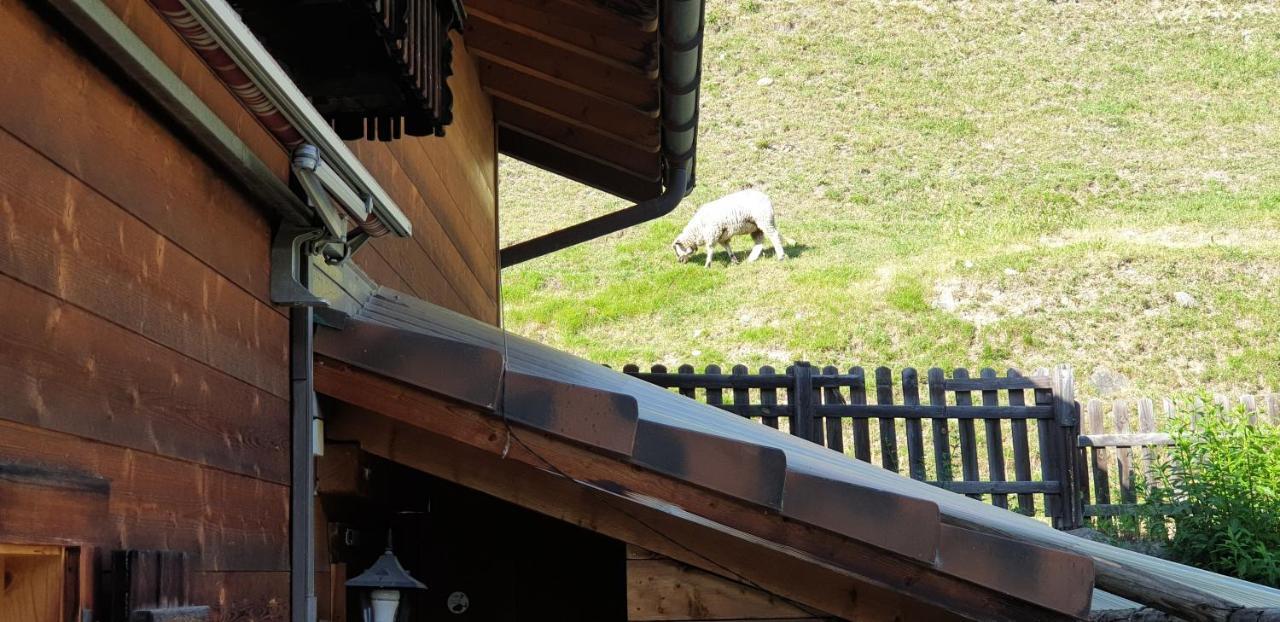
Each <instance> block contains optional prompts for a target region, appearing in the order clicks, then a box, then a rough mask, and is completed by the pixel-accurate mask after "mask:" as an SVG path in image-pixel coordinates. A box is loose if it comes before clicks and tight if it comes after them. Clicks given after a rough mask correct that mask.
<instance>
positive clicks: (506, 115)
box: [493, 99, 662, 179]
mask: <svg viewBox="0 0 1280 622" xmlns="http://www.w3.org/2000/svg"><path fill="white" fill-rule="evenodd" d="M493 109H494V116H495V118H497V119H498V123H499V124H502V125H504V127H511V128H516V129H518V131H521V132H525V133H530V134H534V136H538V137H539V138H541V140H544V141H547V142H552V143H556V145H561V146H564V147H568V148H571V150H573V151H579V152H582V154H593V155H594V156H595V157H598V159H600V160H603V161H607V163H609V164H612V165H614V166H617V168H621V169H623V170H628V171H632V173H634V174H636V175H637V177H643V178H646V179H657V178H658V177H660V174H662V170H660V164H662V159H660V156H659V154H658V151H659V150H658V147H657V146H653V147H646V148H639V147H636V146H634V145H631V143H627V142H625V141H620V140H616V138H613V137H611V136H607V134H603V133H599V132H595V131H593V129H588V128H582V127H580V125H579V124H573V123H568V122H566V120H562V119H557V118H553V116H550V115H547V114H543V113H539V111H538V110H534V109H530V108H525V106H522V105H520V104H516V102H512V101H507V100H503V99H494V100H493Z"/></svg>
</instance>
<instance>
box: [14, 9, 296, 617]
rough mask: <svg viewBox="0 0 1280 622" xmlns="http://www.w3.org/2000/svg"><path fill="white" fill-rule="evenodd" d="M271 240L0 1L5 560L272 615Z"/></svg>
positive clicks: (171, 137) (276, 313)
mask: <svg viewBox="0 0 1280 622" xmlns="http://www.w3.org/2000/svg"><path fill="white" fill-rule="evenodd" d="M270 229H271V226H270V222H269V221H268V220H267V218H266V217H265V215H264V213H263V212H262V211H261V210H260V209H259V207H258V206H256V205H255V204H254V202H253V201H252V199H251V198H250V197H247V196H245V195H244V194H242V193H241V192H240V191H239V190H238V189H237V188H236V187H235V186H233V185H232V184H231V183H229V182H228V181H226V180H225V179H224V178H223V177H222V175H221V174H220V173H219V172H218V171H217V170H215V169H213V168H211V167H210V166H209V165H208V164H207V163H206V162H205V160H204V159H203V158H202V156H201V155H200V154H199V152H198V151H196V150H193V149H192V147H191V145H189V144H187V143H186V142H185V141H184V139H183V138H182V137H179V136H177V135H175V134H174V132H173V131H172V130H171V128H170V127H168V126H167V125H166V124H165V123H164V122H162V121H160V120H158V119H157V118H156V117H155V116H153V114H152V113H151V112H150V110H149V108H148V107H147V106H144V105H141V104H140V103H139V100H138V99H137V98H136V94H135V93H133V92H132V91H131V90H129V89H127V88H122V87H121V86H120V85H118V84H117V83H116V82H115V81H114V79H113V77H112V76H111V74H109V73H106V72H104V71H103V70H102V69H100V68H99V67H97V66H95V65H94V64H93V63H92V62H90V61H88V60H87V57H86V51H85V50H84V49H82V48H80V47H78V45H77V44H75V43H73V42H71V41H69V40H68V39H67V38H66V36H65V34H64V33H62V32H60V31H59V30H57V29H56V28H54V27H53V26H51V25H50V22H48V21H46V19H45V17H44V16H42V15H39V14H37V13H36V12H35V11H34V10H33V9H32V8H31V5H28V4H26V3H24V2H21V1H19V0H0V301H2V302H0V469H2V470H3V474H4V477H0V542H24V543H47V544H87V545H92V546H94V547H95V548H96V549H97V550H99V551H103V552H109V551H111V550H118V549H156V550H171V551H181V552H186V553H188V554H190V555H191V558H192V560H193V562H194V564H195V569H196V574H195V579H194V582H193V585H192V592H193V595H194V597H195V598H196V599H197V600H198V601H199V604H208V605H211V606H213V607H215V608H216V609H217V611H218V613H219V614H220V619H223V620H250V619H253V620H259V621H262V620H282V619H286V618H287V613H288V508H289V504H288V492H289V490H288V480H289V464H288V370H287V362H288V331H287V321H286V317H285V315H284V313H282V312H281V311H280V310H279V309H277V308H275V307H274V306H272V305H271V304H270V303H269V301H268V296H267V285H268V282H267V281H268V274H269V273H268V267H269V266H268V249H269V241H270V240H269V238H270Z"/></svg>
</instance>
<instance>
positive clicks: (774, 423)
mask: <svg viewBox="0 0 1280 622" xmlns="http://www.w3.org/2000/svg"><path fill="white" fill-rule="evenodd" d="M623 371H624V372H625V373H627V374H630V375H632V376H635V377H637V378H641V379H643V380H647V381H649V382H651V383H654V384H656V385H659V386H662V387H666V388H670V389H675V390H676V391H678V392H679V393H680V394H681V395H684V396H686V397H689V398H693V399H697V400H700V401H704V402H706V403H707V404H710V405H712V406H716V407H719V408H721V409H724V410H727V411H729V412H731V413H735V414H737V415H739V416H742V417H747V418H750V419H753V420H756V421H759V422H760V423H762V424H764V425H767V426H770V427H773V428H778V429H782V430H784V431H787V432H790V433H791V434H794V435H796V436H799V437H801V438H805V439H808V440H810V441H813V442H815V443H818V444H821V445H825V446H826V447H828V448H830V449H833V450H835V451H839V452H842V453H847V454H851V455H852V456H853V457H854V458H857V459H858V460H862V461H864V462H868V463H873V464H875V463H878V464H879V465H880V466H882V467H884V468H885V469H888V470H890V471H893V472H895V473H899V474H902V475H906V476H908V477H911V478H913V479H917V480H920V481H924V482H928V483H930V484H933V485H935V486H939V487H941V488H945V489H947V490H951V491H953V492H957V493H962V494H966V495H969V496H971V497H974V498H977V499H983V500H986V501H988V502H990V503H991V504H993V505H996V506H999V507H1002V508H1008V509H1013V510H1015V511H1018V512H1021V513H1023V514H1027V515H1035V514H1037V507H1036V499H1037V497H1039V498H1040V510H1042V511H1043V515H1044V516H1047V517H1049V518H1050V519H1051V520H1052V521H1053V524H1054V526H1055V527H1058V528H1060V529H1074V528H1076V527H1080V526H1083V525H1084V524H1085V522H1086V520H1087V519H1094V518H1105V517H1115V516H1126V515H1130V514H1135V513H1137V512H1138V508H1139V505H1138V504H1139V503H1141V502H1142V500H1141V499H1139V498H1138V493H1137V487H1136V486H1135V483H1136V475H1137V474H1138V473H1143V474H1146V473H1149V472H1150V469H1151V467H1152V465H1153V463H1154V461H1155V460H1156V459H1157V458H1158V457H1159V455H1160V452H1161V448H1162V447H1165V446H1167V445H1169V444H1170V443H1171V440H1170V438H1169V435H1168V434H1166V433H1163V432H1159V431H1158V427H1159V425H1158V420H1159V419H1165V420H1167V418H1168V417H1171V416H1173V415H1174V414H1175V409H1174V408H1175V407H1174V402H1173V401H1172V400H1169V399H1164V400H1162V402H1161V409H1160V413H1157V411H1156V406H1155V403H1154V402H1153V401H1152V400H1150V399H1140V400H1136V401H1130V400H1115V401H1110V402H1103V401H1101V400H1097V399H1091V400H1088V401H1087V402H1086V403H1085V404H1080V403H1079V402H1077V401H1076V400H1075V398H1074V395H1075V387H1074V379H1073V378H1074V377H1073V374H1072V373H1071V370H1070V368H1068V367H1066V366H1059V367H1057V368H1055V369H1053V370H1038V371H1036V372H1034V373H1032V374H1030V375H1026V376H1024V375H1022V374H1021V373H1019V372H1018V371H1017V370H1013V369H1011V370H1008V371H1007V372H1006V373H1005V375H1003V376H1001V375H998V374H997V373H996V372H995V371H994V370H992V369H983V370H981V371H980V372H979V373H978V374H977V375H976V376H975V375H973V374H971V373H970V371H969V370H967V369H956V370H954V371H953V372H952V373H951V374H950V375H948V374H947V373H945V372H944V371H943V370H941V369H938V368H932V369H930V370H928V372H927V373H926V376H925V378H923V379H922V378H921V377H920V375H919V373H918V372H917V371H916V370H915V369H913V368H906V369H903V370H902V371H901V372H900V373H898V374H894V373H893V372H892V371H891V370H890V369H889V368H887V367H879V368H877V369H875V370H874V372H873V374H872V375H871V376H868V375H867V373H866V371H865V370H863V368H861V367H853V368H850V369H849V370H847V371H841V370H839V369H837V368H835V367H831V366H827V367H823V368H821V369H817V368H815V367H813V366H811V365H810V364H809V363H807V362H804V361H799V362H797V363H796V364H795V365H793V366H790V367H787V368H786V369H785V370H784V371H783V372H782V373H778V372H777V371H776V370H775V369H774V368H772V367H769V366H764V367H761V368H760V369H759V371H758V372H757V373H754V374H753V373H751V372H750V370H748V369H747V368H746V367H745V366H743V365H735V366H734V367H733V368H732V369H731V370H730V372H729V373H728V374H725V373H723V371H722V370H721V368H720V367H719V366H717V365H708V366H707V367H706V369H705V370H703V372H701V373H697V372H695V370H694V368H693V366H691V365H681V366H680V367H678V368H677V369H676V371H675V372H674V373H672V372H670V371H668V369H667V368H666V367H664V366H662V365H654V366H653V367H651V368H650V369H649V370H648V371H645V372H642V371H640V368H639V367H638V366H636V365H627V366H626V367H624V368H623ZM922 396H923V397H922ZM1216 401H1218V402H1219V403H1222V404H1224V405H1227V406H1230V405H1233V404H1243V405H1244V407H1245V409H1246V410H1247V411H1249V412H1251V413H1256V416H1255V420H1256V421H1257V422H1259V424H1270V425H1280V394H1271V395H1266V396H1253V395H1244V396H1241V397H1239V398H1237V399H1235V400H1233V399H1231V398H1228V397H1225V396H1218V397H1217V398H1216ZM926 420H927V421H928V426H927V429H926V425H925V422H926ZM979 421H980V422H981V423H982V425H981V427H980V428H979V426H978V422H979ZM1032 426H1034V431H1033V430H1032ZM1082 427H1083V428H1084V433H1082V430H1081V428H1082ZM926 438H927V439H928V445H929V447H928V449H926ZM904 456H905V461H904V460H903V458H904ZM957 465H958V466H959V468H958V469H957V468H956V466H957ZM957 475H958V477H957ZM1011 498H1012V500H1015V501H1016V505H1014V506H1011V505H1010V501H1011ZM1108 520H1109V519H1108Z"/></svg>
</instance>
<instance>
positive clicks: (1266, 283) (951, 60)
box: [501, 0, 1280, 396]
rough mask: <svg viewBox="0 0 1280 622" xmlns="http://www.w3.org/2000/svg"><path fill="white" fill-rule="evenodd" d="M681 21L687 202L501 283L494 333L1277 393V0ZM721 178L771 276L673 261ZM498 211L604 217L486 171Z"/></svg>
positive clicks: (1092, 390)
mask: <svg viewBox="0 0 1280 622" xmlns="http://www.w3.org/2000/svg"><path fill="white" fill-rule="evenodd" d="M708 5H709V6H708V12H707V35H706V48H705V54H704V59H703V63H704V77H703V86H704V90H703V96H702V110H703V112H702V117H701V118H702V126H701V131H700V138H699V145H700V148H699V154H698V189H697V191H696V192H694V194H693V195H692V196H691V197H690V198H689V199H688V200H687V201H686V202H685V203H684V204H683V205H682V206H681V207H680V208H679V209H678V210H677V212H676V213H675V214H673V215H671V216H669V217H667V218H664V219H662V220H660V221H656V222H653V223H649V224H646V225H642V226H639V227H635V228H633V229H630V230H627V231H624V232H621V233H619V234H615V235H613V236H611V237H609V238H607V239H603V240H598V241H596V242H593V243H589V244H585V245H582V246H579V247H576V248H573V249H570V250H568V251H564V252H561V253H558V254H556V255H553V256H550V257H546V258H542V259H539V260H535V261H532V262H529V263H527V264H524V265H521V266H517V267H515V268H512V269H509V270H506V271H505V272H504V281H505V282H504V287H503V294H504V298H505V321H506V323H507V326H508V327H509V328H511V329H512V330H514V331H515V332H517V333H521V334H525V335H528V336H531V337H534V338H537V339H540V340H543V341H546V342H548V343H551V344H554V345H556V346H559V347H562V348H565V349H568V350H570V351H572V352H575V353H577V354H580V355H583V356H586V357H588V358H591V359H593V360H596V361H599V362H601V363H608V364H612V365H615V366H617V365H621V364H623V363H628V362H636V363H640V364H641V365H647V364H651V363H665V364H673V363H682V362H689V363H693V364H695V365H698V366H702V365H706V364H708V363H717V364H721V365H725V364H733V363H745V364H747V365H750V366H752V367H755V366H758V365H762V364H771V365H775V366H782V365H785V364H786V363H788V362H789V361H792V360H794V359H800V358H803V359H807V360H810V361H813V362H814V363H816V364H836V365H839V366H841V367H847V366H851V365H855V364H856V365H863V366H875V365H889V366H892V367H901V366H906V365H913V366H917V367H929V366H935V365H937V366H942V367H947V368H951V367H971V368H977V367H984V366H991V367H995V368H997V369H1003V368H1007V367H1017V368H1020V369H1031V368H1035V367H1041V366H1048V365H1051V364H1054V363H1059V362H1062V363H1069V364H1071V365H1073V366H1074V367H1075V368H1076V374H1077V377H1078V378H1080V379H1081V381H1080V383H1079V384H1080V386H1079V389H1078V390H1079V392H1080V393H1082V394H1084V395H1086V396H1088V395H1096V394H1097V393H1098V391H1097V388H1096V387H1094V386H1092V385H1091V384H1090V383H1089V381H1088V378H1089V376H1090V375H1091V374H1092V373H1093V372H1094V371H1095V370H1097V369H1099V368H1106V369H1110V370H1113V371H1114V372H1118V373H1119V374H1122V375H1123V376H1125V377H1127V378H1128V379H1129V380H1130V381H1131V384H1129V385H1128V386H1127V387H1126V388H1122V389H1121V391H1120V392H1121V393H1122V394H1128V395H1137V394H1144V395H1157V396H1158V395H1162V394H1165V393H1167V392H1170V391H1179V390H1184V389H1193V388H1202V387H1204V388H1209V389H1212V390H1225V391H1232V392H1239V391H1257V390H1265V389H1277V388H1280V4H1276V3H1274V2H1232V1H1222V2H1217V1H1215V2H1192V1H1176V0H1165V1H1163V2H1147V1H1145V0H1144V1H1115V2H1111V1H1107V2H1103V1H1096V0H1081V1H1079V2H1051V1H1049V0H1027V1H1017V2H1003V1H995V0H990V1H987V0H983V1H974V2H964V1H941V0H930V1H924V0H922V1H917V2H893V1H889V0H881V1H873V0H844V1H840V0H834V1H828V0H708ZM766 77H767V78H770V79H771V80H772V83H771V84H767V85H762V84H760V80H761V78H766ZM746 187H756V188H760V189H762V190H764V191H765V192H767V193H768V194H769V195H770V197H771V198H772V199H773V202H774V205H775V208H776V210H777V213H778V219H779V227H780V228H781V230H782V233H783V236H784V237H786V238H791V239H793V240H795V244H794V245H791V246H789V248H788V251H789V254H790V255H791V257H790V260H788V261H785V262H775V261H773V260H772V251H768V252H767V254H766V256H765V259H763V260H761V261H759V262H757V263H754V264H749V265H745V264H744V265H739V266H727V265H726V263H725V261H724V259H725V258H724V256H723V254H722V253H721V255H720V256H718V257H717V261H716V263H715V264H714V265H713V267H712V268H711V269H703V268H702V266H701V261H700V260H701V257H702V255H701V254H700V253H699V255H696V256H695V257H694V260H693V261H692V262H690V263H689V264H684V265H681V264H678V263H676V261H675V258H674V256H673V254H672V253H671V251H670V248H669V246H670V242H671V240H672V239H673V238H674V237H675V235H676V233H678V232H679V230H680V229H681V228H682V227H683V226H684V224H685V222H686V221H687V219H688V218H689V217H690V215H691V214H692V213H693V211H694V209H695V208H696V206H697V205H698V204H700V203H703V202H706V201H709V200H712V199H714V198H717V197H719V196H721V195H723V194H726V193H729V192H732V191H735V190H739V189H742V188H746ZM501 203H502V209H503V213H502V231H503V240H504V243H510V242H512V241H516V240H519V239H523V238H526V237H529V236H530V235H533V234H536V233H540V232H544V231H547V230H549V229H551V228H554V227H559V226H563V225H566V224H570V223H572V222H575V221H577V220H580V219H582V218H585V217H589V216H591V215H595V214H599V213H603V212H605V211H606V210H611V209H616V208H618V207H621V206H623V205H624V203H623V202H621V201H619V200H618V199H615V198H612V197H609V196H607V195H604V194H602V193H599V192H595V191H591V190H588V189H584V188H583V187H581V186H578V185H575V184H574V183H572V182H568V181H565V180H561V179H558V178H555V177H553V176H551V175H549V174H546V173H543V172H540V171H537V170H534V169H532V168H530V167H527V166H525V165H522V164H520V163H517V162H513V161H510V160H504V161H503V162H502V163H501ZM749 245H750V240H749V238H741V239H740V240H738V241H737V244H736V248H737V250H738V251H739V252H740V253H741V252H743V251H745V250H746V249H747V248H748V247H749ZM1177 292H1186V293H1188V294H1190V295H1191V296H1192V297H1193V298H1194V300H1195V304H1194V305H1193V306H1184V305H1181V304H1178V303H1177V302H1176V301H1175V293H1177Z"/></svg>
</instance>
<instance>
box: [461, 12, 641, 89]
mask: <svg viewBox="0 0 1280 622" xmlns="http://www.w3.org/2000/svg"><path fill="white" fill-rule="evenodd" d="M477 21H480V22H485V26H486V28H492V29H494V30H496V31H502V32H509V33H513V34H516V35H519V36H521V37H524V38H527V39H528V40H532V41H537V42H538V43H541V44H545V45H547V46H550V47H551V48H555V49H559V50H563V51H565V52H568V53H570V54H573V55H575V56H576V57H581V58H585V59H588V60H591V61H593V62H596V63H599V64H600V65H603V66H606V67H612V68H616V69H618V70H620V71H623V72H628V73H636V74H640V75H656V74H657V71H658V63H657V61H656V59H650V60H649V62H648V63H645V64H644V65H641V64H637V63H634V62H629V61H627V60H622V59H618V58H615V57H614V56H612V55H610V54H605V53H602V51H601V50H600V47H601V46H599V45H596V44H595V41H594V40H590V39H588V40H587V41H586V42H585V43H586V44H587V45H580V44H579V43H576V42H574V41H570V40H568V39H565V38H561V37H558V36H555V35H550V34H547V33H545V32H542V31H541V30H539V29H537V28H530V27H528V26H525V25H524V24H522V23H520V22H518V21H516V20H512V19H506V18H505V15H503V14H495V13H488V12H485V11H484V10H473V9H467V23H468V24H471V23H473V22H477ZM565 34H572V32H566V33H565Z"/></svg>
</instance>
